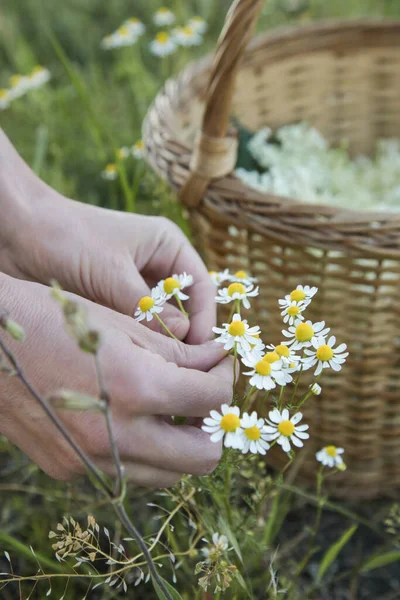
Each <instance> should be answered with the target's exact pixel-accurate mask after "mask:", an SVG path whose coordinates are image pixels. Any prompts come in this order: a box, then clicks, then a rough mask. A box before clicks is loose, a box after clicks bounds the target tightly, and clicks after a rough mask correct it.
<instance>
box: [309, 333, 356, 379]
mask: <svg viewBox="0 0 400 600" xmlns="http://www.w3.org/2000/svg"><path fill="white" fill-rule="evenodd" d="M335 344H336V338H335V336H334V335H331V337H330V338H329V339H328V341H326V339H325V337H323V336H322V335H321V336H318V337H313V338H312V340H311V346H312V349H307V348H306V349H305V350H304V354H305V355H306V356H305V358H303V360H302V362H303V369H304V370H307V369H312V368H313V367H314V366H315V365H317V368H316V369H315V371H314V375H319V374H320V373H321V372H322V369H327V368H328V367H330V368H331V369H333V370H334V371H340V369H341V368H342V364H343V363H345V362H346V358H347V357H348V355H349V353H348V352H345V350H346V348H347V346H346V344H340V345H339V346H338V347H337V348H334V347H333V346H334V345H335Z"/></svg>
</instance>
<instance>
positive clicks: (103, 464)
mask: <svg viewBox="0 0 400 600" xmlns="http://www.w3.org/2000/svg"><path fill="white" fill-rule="evenodd" d="M96 465H97V466H98V467H99V468H100V469H101V470H102V471H103V472H104V473H107V474H108V475H110V476H111V477H113V476H115V475H116V469H115V463H114V462H113V461H112V460H108V459H98V460H96ZM122 466H123V473H124V476H126V477H127V478H128V479H129V481H132V482H133V483H136V485H139V486H143V487H147V488H152V489H157V488H166V487H172V486H174V485H176V484H177V483H178V482H179V481H180V479H182V476H183V473H176V472H175V471H168V470H165V469H158V468H156V467H151V466H149V465H144V464H140V463H135V462H132V461H129V462H125V463H124V464H123V465H122Z"/></svg>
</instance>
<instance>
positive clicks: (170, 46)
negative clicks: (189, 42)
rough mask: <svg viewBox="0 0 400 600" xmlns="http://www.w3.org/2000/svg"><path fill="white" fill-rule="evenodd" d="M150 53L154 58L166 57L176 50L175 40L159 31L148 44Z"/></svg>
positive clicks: (164, 32)
mask: <svg viewBox="0 0 400 600" xmlns="http://www.w3.org/2000/svg"><path fill="white" fill-rule="evenodd" d="M149 48H150V52H151V53H152V54H155V56H167V55H168V54H173V53H174V52H175V50H176V49H177V45H176V42H175V40H174V39H173V38H172V37H171V36H170V35H169V33H167V32H166V31H159V32H158V33H157V35H156V37H155V38H154V40H152V41H151V42H150V44H149Z"/></svg>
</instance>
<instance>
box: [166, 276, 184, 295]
mask: <svg viewBox="0 0 400 600" xmlns="http://www.w3.org/2000/svg"><path fill="white" fill-rule="evenodd" d="M176 289H178V290H180V289H181V284H180V283H179V281H178V280H177V279H175V278H174V277H167V279H166V280H165V281H164V292H165V293H166V294H172V293H173V292H174V290H176Z"/></svg>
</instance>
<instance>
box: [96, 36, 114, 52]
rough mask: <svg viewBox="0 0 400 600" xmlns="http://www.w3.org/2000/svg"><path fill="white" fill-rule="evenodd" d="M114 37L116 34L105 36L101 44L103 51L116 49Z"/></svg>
mask: <svg viewBox="0 0 400 600" xmlns="http://www.w3.org/2000/svg"><path fill="white" fill-rule="evenodd" d="M114 37H115V34H113V33H109V34H108V35H106V36H104V37H103V39H102V40H101V43H100V46H101V48H103V50H111V49H112V48H114Z"/></svg>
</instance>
